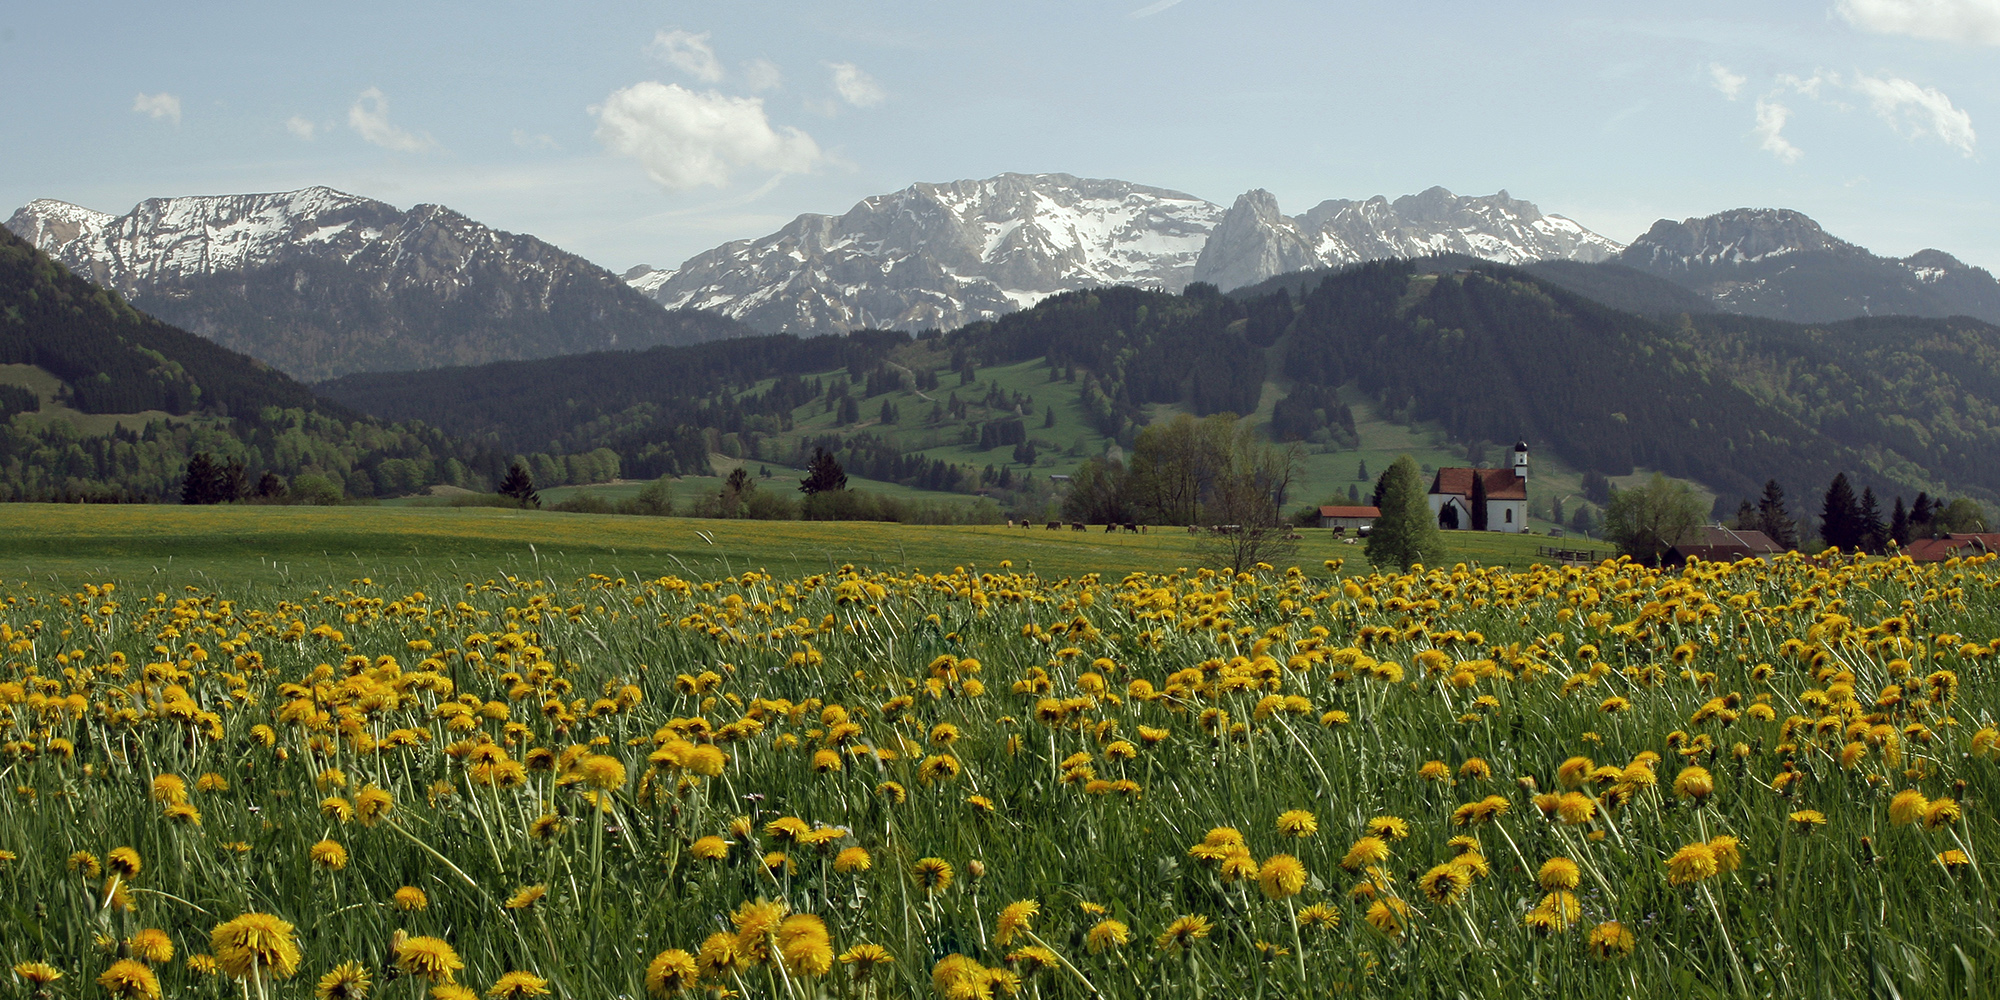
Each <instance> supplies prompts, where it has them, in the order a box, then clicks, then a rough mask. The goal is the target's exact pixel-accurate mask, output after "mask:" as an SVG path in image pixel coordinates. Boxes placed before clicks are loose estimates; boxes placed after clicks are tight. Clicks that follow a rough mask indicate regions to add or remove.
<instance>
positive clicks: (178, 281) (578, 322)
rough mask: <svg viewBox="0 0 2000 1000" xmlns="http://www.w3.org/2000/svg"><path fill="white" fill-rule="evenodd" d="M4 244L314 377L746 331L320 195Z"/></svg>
mask: <svg viewBox="0 0 2000 1000" xmlns="http://www.w3.org/2000/svg"><path fill="white" fill-rule="evenodd" d="M7 228H9V229H11V230H13V231H14V232H15V233H16V234H18V235H20V236H21V237H22V238H24V239H26V240H28V241H29V242H30V243H32V244H34V245H35V246H36V247H37V248H39V249H41V250H43V251H44V252H46V253H48V254H49V255H50V256H52V257H54V258H56V259H57V260H60V261H62V262H63V263H64V264H65V265H67V266H68V267H69V268H70V269H71V270H73V271H75V272H76V273H78V274H80V275H82V276H84V277H87V278H89V279H90V280H91V281H93V282H95V283H97V284H100V285H104V286H107V287H111V288H115V289H117V290H118V291H120V292H123V293H124V294H125V295H126V296H127V297H129V298H131V299H132V301H133V303H134V304H135V305H137V306H139V307H140V308H141V309H144V310H146V311H148V312H150V313H152V314H154V315H156V316H159V317H160V318H162V319H164V320H166V321H168V322H170V323H173V324H176V325H178V326H182V327H185V328H187V329H189V330H192V331H194V332H196V333H199V334H201V335H203V336H205V337H208V338H210V339H212V340H215V341H217V342H218V343H221V344H223V345H224V346H227V347H230V348H233V349H235V350H238V351H242V352H244V353H246V354H249V355H251V356H253V357H256V358H259V359H261V360H263V361H265V362H267V363H269V364H271V365H273V366H274V367H277V368H279V369H281V370H283V371H285V372H287V373H289V374H292V375H294V376H297V377H299V378H304V379H319V378H328V377H332V376H335V375H340V374H343V373H346V372H352V371H370V370H395V369H407V368H423V367H431V366H436V365H447V364H476V363H480V362H484V361H499V360H510V359H521V358H538V357H548V356H552V355H558V354H574V353H578V352H581V351H590V350H604V349H609V348H618V347H631V348H638V347H650V346H654V345H657V344H671V343H693V342H697V341H701V340H708V339H713V338H715V337H719V336H735V335H740V334H741V333H744V332H747V331H746V330H745V328H743V327H741V326H739V325H738V324H735V323H733V322H730V321H728V320H725V319H722V318H721V317H714V316H702V315H698V314H687V313H681V314H676V313H671V312H669V311H667V310H663V309H661V308H659V307H658V306H657V305H656V304H654V303H652V302H650V301H648V300H647V299H646V298H645V297H644V296H642V295H640V294H638V293H637V292H635V291H633V290H632V289H631V288H629V287H627V286H626V285H625V284H624V283H623V282H621V281H620V280H619V279H618V277H617V276H616V275H613V274H611V273H610V272H609V271H606V270H604V269H603V268H600V267H598V266H596V265H595V264H592V263H590V262H589V261H586V260H584V259H582V258H580V257H577V256H575V255H573V254H569V253H565V252H564V251H562V250H560V249H558V248H556V247H554V246H551V245H549V244H547V243H544V242H542V241H540V240H537V239H535V238H534V237H531V236H522V235H516V234H513V233H506V232H501V231H499V230H495V229H490V228H488V227H486V226H483V225H481V224H479V223H477V222H475V221H473V220H471V219H468V218H466V217H465V216H463V215H460V214H458V213H457V212H453V211H452V210H450V209H448V208H444V207H442V206H439V205H419V206H417V207H415V208H413V209H410V210H409V211H407V212H405V211H401V210H399V209H397V208H395V207H394V206H392V205H388V204H385V203H382V202H379V201H374V200H371V199H367V198H359V197H355V196H353V195H349V194H343V193H341V192H339V191H334V190H332V189H329V188H323V187H316V188H307V189H305V190H302V191H292V192H286V193H282V194H260V195H230V196H217V197H192V198H156V199H150V200H148V201H145V202H142V203H140V204H139V205H138V206H137V207H135V208H134V209H133V210H132V211H130V212H128V213H126V214H125V215H122V216H112V215H108V214H106V213H103V212H95V211H91V210H89V209H85V208H80V207H78V206H75V205H70V204H66V203H64V202H58V201H47V200H43V201H36V202H32V203H30V204H28V205H27V206H25V207H23V208H22V209H20V210H19V211H17V212H15V213H14V216H13V218H11V219H9V220H8V222H7Z"/></svg>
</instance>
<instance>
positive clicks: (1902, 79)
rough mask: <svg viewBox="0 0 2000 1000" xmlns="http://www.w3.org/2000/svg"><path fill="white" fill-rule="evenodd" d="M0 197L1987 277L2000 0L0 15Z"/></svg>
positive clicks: (29, 10)
mask: <svg viewBox="0 0 2000 1000" xmlns="http://www.w3.org/2000/svg"><path fill="white" fill-rule="evenodd" d="M0 65H5V66H7V67H8V68H9V70H10V72H9V74H8V76H9V80H10V84H11V85H10V87H9V88H8V91H7V93H6V95H5V96H4V97H0V136H5V137H6V143H5V144H4V149H5V153H4V155H0V213H5V212H10V211H11V210H12V208H13V207H15V206H19V205H22V204H25V203H27V202H28V201H30V200H32V199H35V198H55V199H59V200H63V201H69V202H74V203H76V204H80V205H84V206H87V207H90V208H94V209H98V210H101V211H106V212H112V213H123V212H125V211H127V210H129V209H130V208H131V207H132V206H133V205H134V204H136V203H137V202H139V201H140V200H142V199H144V198H149V197H162V196H171V195H190V194H232V193H247V192H257V191H283V190H291V189H295V188H300V187H305V186H309V185H315V184H323V185H327V186H330V187H334V188H338V189H340V190H343V191H348V192H351V193H354V194H358V195H365V196H368V197H373V198H377V199H380V200H383V201H386V202H389V203H391V204H394V205H397V206H398V207H402V208H408V207H410V206H412V205H415V204H420V203H439V204H443V205H447V206H449V207H451V208H453V209H456V210H458V211H460V212H463V213H465V214H466V215H468V216H470V217H472V218H474V219H477V220H479V221H481V222H484V223H486V224H488V225H491V226H494V227H497V228H500V229H505V230H510V231H514V232H525V233H532V234H534V235H536V236H538V237H540V238H542V239H545V240H548V241H550V242H552V243H555V244H556V245H558V246H561V247H563V248H564V249H567V250H570V251H572V252H574V253H578V254H581V255H582V256H584V257H586V258H589V259H591V260H593V261H596V262H597V263H599V264H602V265H604V266H606V267H609V268H612V269H613V270H617V271H623V270H624V269H626V268H628V267H630V266H632V265H635V264H640V263H646V264H651V265H654V266H656V267H671V266H674V265H677V264H678V263H679V262H681V261H682V260H684V259H686V258H688V257H690V256H692V255H694V254H696V253H698V252H700V251H702V250H706V249H708V248H710V247H713V246H715V245H718V244H720V243H723V242H726V241H729V240H734V239H748V238H754V237H758V236H762V235H764V234H766V233H769V232H771V231H773V230H775V229H777V228H779V227H780V226H782V225H783V224H784V223H786V222H788V221H790V220H791V219H792V218H793V217H794V216H796V215H798V214H800V213H805V212H819V213H827V214H839V213H842V212H845V211H846V210H847V209H849V208H850V207H852V206H853V205H854V204H855V203H856V202H857V201H859V200H860V199H862V198H865V197H867V196H869V195H874V194H881V193H886V192H890V191H895V190H898V189H900V188H903V187H906V186H908V185H909V184H911V183H914V182H918V181H940V182H941V181H951V180H957V179H963V178H978V177H988V176H992V175H994V174H998V173H1002V172H1007V171H1019V172H1065V173H1071V174H1076V175H1078V176H1085V177H1104V178H1117V179H1120V180H1126V181H1131V182H1135V183H1141V184H1150V185H1154V186H1157V187H1163V188H1168V189H1172V190H1177V191H1183V192H1186V193H1189V194H1193V195H1197V196H1199V197H1202V198H1206V199H1208V200H1210V201H1214V202H1217V203H1219V204H1223V205H1227V204H1229V203H1230V202H1231V201H1232V200H1233V199H1234V198H1235V197H1236V196H1237V195H1239V194H1241V193H1242V192H1244V191H1247V190H1249V189H1252V188H1264V189H1267V190H1269V191H1271V192H1272V193H1273V194H1275V195H1276V196H1277V198H1278V201H1279V204H1280V205H1281V206H1282V207H1283V209H1284V210H1285V211H1286V212H1288V213H1293V214H1297V213H1302V212H1304V211H1305V210H1306V209H1307V208H1309V207H1311V206H1312V205H1314V204H1317V203H1318V202H1320V201H1322V200H1325V199H1328V198H1365V197H1369V196H1372V195H1376V194H1382V195H1387V196H1389V197H1391V198H1394V197H1396V196H1398V195H1402V194H1408V193H1413V192H1416V191H1421V190H1423V189H1425V188H1428V187H1431V186H1433V185H1443V186H1444V187H1446V188H1449V189H1450V190H1452V191H1454V192H1456V193H1458V194H1490V193H1492V192H1494V191H1496V190H1500V189H1505V190H1507V191H1508V192H1509V193H1510V194H1512V195H1514V196H1515V197H1517V198H1524V199H1527V200H1529V201H1532V202H1535V203H1536V204H1537V205H1539V206H1540V207H1541V209H1542V211H1544V212H1547V213H1552V214H1561V215H1565V216H1568V217H1570V218H1572V219H1575V220H1576V221H1578V222H1580V223H1582V224H1583V225H1585V226H1587V227H1589V228H1591V229H1593V230H1596V231H1597V232H1600V233H1602V234H1604V235H1606V236H1609V237H1611V238H1613V239H1616V240H1618V241H1620V242H1629V241H1631V240H1632V239H1634V238H1635V237H1637V236H1638V235H1639V234H1641V233H1643V232H1644V231H1645V230H1646V229H1647V228H1648V227H1649V226H1650V225H1651V224H1652V223H1653V222H1654V221H1655V220H1657V219H1661V218H1671V219H1676V220H1678V219H1683V218H1688V217H1696V216H1703V215H1708V214H1711V213H1714V212H1718V211H1723V210H1726V209H1731V208H1739V207H1780V208H1792V209H1797V210H1799V211H1802V212H1805V213H1806V214H1808V215H1810V216H1812V217H1813V218H1814V219H1816V220H1818V221H1819V222H1820V223H1821V224H1822V225H1823V226H1825V227H1826V228H1827V230H1828V231H1829V232H1831V233H1833V234H1834V235H1836V236H1838V237H1841V238H1844V239H1847V240H1849V241H1852V242H1855V243H1859V244H1861V245H1863V246H1866V247H1868V248H1870V249H1872V250H1874V251H1875V252H1877V253H1882V254H1886V255H1893V256H1904V255H1907V254H1910V253H1913V252H1915V251H1917V250H1919V249H1922V248H1925V247H1936V248H1939V249H1943V250H1946V251H1948V252H1951V253H1953V254H1955V255H1957V256H1958V257H1959V258H1960V259H1962V260H1965V261H1966V262H1968V263H1971V264H1976V265H1979V266H1983V267H1986V268H1988V269H1989V270H1995V271H2000V185H1996V184H1995V180H1996V177H1995V173H1994V171H1993V168H1992V167H1991V165H1990V160H1991V156H1992V153H1993V151H1992V150H1989V148H1988V147H1989V146H1994V147H1995V148H1996V149H2000V0H1798V2H1764V0H1735V2H1730V3H1710V2H1705V0H1696V2H1675V3H1621V4H1607V3H1603V2H1602V0H1595V2H1576V3H1571V2H1561V0H1552V2H1537V3H1530V4H1494V3H1489V2H1470V0H1466V2H1459V0H1400V2H1388V3H1363V2H1342V0H1298V2H1292V0H1227V2H1224V0H1060V2H1040V0H1012V2H1008V3H975V2H961V3H953V4H939V3H936V2H934V0H930V2H904V0H872V2H867V3H857V2H848V0H815V2H811V3H771V2H757V0H734V2H728V3H721V2H703V3H695V2H653V3H635V2H631V0H625V2H620V3H615V4H605V3H592V2H583V0H575V2H569V3H562V4H550V3H546V2H529V3H512V2H505V0H486V2H482V3H479V4H476V5H475V4H457V3H409V2H396V3H378V2H345V3H342V4H339V5H332V4H319V5H291V4H269V3H261V2H260V3H241V4H238V3H224V2H204V3H199V4H157V3H146V4H138V3H101V2H90V0H73V2H68V3H63V4H25V3H17V4H6V5H0Z"/></svg>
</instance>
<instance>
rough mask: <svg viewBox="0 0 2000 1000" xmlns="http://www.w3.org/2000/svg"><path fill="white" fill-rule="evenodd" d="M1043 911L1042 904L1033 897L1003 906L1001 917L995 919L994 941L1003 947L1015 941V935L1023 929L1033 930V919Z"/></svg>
mask: <svg viewBox="0 0 2000 1000" xmlns="http://www.w3.org/2000/svg"><path fill="white" fill-rule="evenodd" d="M1041 912H1042V904H1040V903H1037V902H1035V901H1034V900H1032V899H1022V900H1017V901H1015V902H1012V903H1008V904H1007V905H1006V906H1004V907H1001V909H1000V917H999V919H998V920H997V921H995V928H994V931H993V942H994V943H995V944H997V945H999V946H1000V947H1002V948H1005V947H1007V946H1008V945H1010V944H1013V943H1014V936H1015V935H1017V934H1020V933H1021V932H1023V931H1033V930H1034V927H1033V925H1032V921H1033V920H1034V919H1035V915H1036V914H1039V913H1041Z"/></svg>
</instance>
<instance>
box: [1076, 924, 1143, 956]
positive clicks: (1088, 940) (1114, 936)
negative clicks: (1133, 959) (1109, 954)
mask: <svg viewBox="0 0 2000 1000" xmlns="http://www.w3.org/2000/svg"><path fill="white" fill-rule="evenodd" d="M1083 937H1084V944H1085V945H1086V946H1088V947H1089V948H1090V953H1091V954H1093V955H1096V954H1099V953H1102V952H1104V951H1108V950H1110V949H1112V948H1122V947H1124V946H1125V944H1126V942H1128V941H1131V940H1132V928H1130V927H1127V926H1125V924H1124V922H1123V921H1119V920H1113V919H1111V918H1109V917H1106V918H1105V919H1103V920H1099V921H1098V922H1097V923H1096V924H1095V925H1093V926H1092V927H1091V928H1090V930H1089V931H1087V932H1085V933H1084V936H1083Z"/></svg>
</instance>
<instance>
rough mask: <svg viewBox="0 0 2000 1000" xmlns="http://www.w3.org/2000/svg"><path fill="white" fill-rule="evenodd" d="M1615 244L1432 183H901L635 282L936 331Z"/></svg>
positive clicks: (725, 305)
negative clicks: (1231, 191)
mask: <svg viewBox="0 0 2000 1000" xmlns="http://www.w3.org/2000/svg"><path fill="white" fill-rule="evenodd" d="M1621 249H1622V247H1621V246H1620V244H1618V243H1616V242H1614V241H1612V240H1609V239H1606V238H1605V237H1603V236H1600V235H1598V234H1596V233H1593V232H1591V231H1589V230H1588V229H1585V228H1583V227H1582V226H1580V225H1578V224H1576V223H1575V222H1572V221H1570V220H1568V219H1565V218H1563V217H1561V216H1555V215H1549V216H1545V215H1543V214H1542V213H1541V211H1540V210H1539V209H1537V208H1536V207H1535V206H1534V205H1533V204H1531V203H1529V202H1525V201H1519V200H1516V199H1514V198H1511V197H1509V196H1508V194H1507V192H1505V191H1502V192H1500V193H1499V194H1496V195H1492V196H1489V197H1483V198H1470V197H1467V198H1462V197H1459V196H1457V195H1454V194H1452V193H1451V192H1450V191H1447V190H1445V189H1443V188H1440V187H1434V188H1431V189H1429V190H1427V191H1425V192H1423V193H1421V194H1416V195H1410V196H1407V197H1403V198H1398V199H1396V200H1395V201H1393V202H1392V201H1389V200H1388V199H1386V198H1382V197H1375V198H1371V199H1368V200H1367V201H1326V202H1322V203H1320V204H1319V205H1317V206H1315V207H1314V208H1312V209H1311V210H1310V211H1308V212H1307V213H1306V214H1304V215H1302V216H1299V217H1298V218H1290V217H1287V216H1285V215H1283V214H1282V213H1280V212H1279V210H1278V203H1277V200H1276V198H1274V197H1273V196H1272V195H1271V194H1270V192H1268V191H1263V190H1256V191H1250V192H1248V193H1245V194H1244V195H1242V196H1240V197H1238V198H1237V199H1236V202H1235V204H1234V205H1232V206H1231V207H1230V208H1229V209H1227V210H1226V211H1225V210H1224V209H1223V208H1222V207H1221V206H1219V205H1215V204H1212V203H1210V202H1207V201H1203V200H1201V199H1199V198H1196V197H1194V196H1192V195H1187V194H1182V193H1180V192H1178V191H1168V190H1165V189H1162V188H1153V187H1145V186H1142V185H1137V184H1131V183H1127V182H1125V181H1118V180H1097V179H1090V178H1078V177H1073V176H1071V175H1069V174H1001V175H999V176H997V177H989V178H987V179H985V180H977V181H957V182H954V183H950V184H913V185H911V186H909V187H907V188H905V189H903V190H901V191H898V192H895V193H893V194H886V195H879V196H876V197H872V198H867V199H864V200H862V201H861V202H860V203H859V204H857V205H855V206H854V207H853V208H852V209H850V210H849V211H848V212H847V213H846V214H845V215H839V216H829V215H801V216H799V217H798V218H797V219H794V220H793V221H792V222H791V224H790V225H787V226H786V227H785V228H783V229H781V230H779V231H778V232H776V233H773V234H771V235H769V236H766V237H763V238H761V239H754V240H738V241H735V242H731V243H726V244H723V245H722V246H719V247H716V248H715V249H713V250H709V251H706V252H704V253H701V254H698V255H696V256H695V257H694V258H692V259H690V260H689V261H688V262H687V263H685V264H683V265H681V266H680V267H678V268H675V269H673V270H665V271H663V270H654V269H652V268H650V267H644V266H641V267H637V268H634V269H632V270H631V271H629V272H627V273H626V275H625V278H626V280H627V281H628V282H630V283H631V284H632V286H633V287H635V288H638V289H639V290H641V291H643V292H645V293H647V294H649V295H651V296H653V298H654V299H656V300H657V301H659V302H661V303H662V304H664V305H667V306H669V307H674V308H694V309H706V310H713V311H716V312H720V313H722V314H723V315H726V316H729V317H731V318H734V319H738V320H741V321H743V322H744V323H747V324H749V325H750V326H752V327H755V328H756V329H759V330H763V331H766V332H773V333H776V332H785V333H797V334H800V335H802V336H810V335H813V334H821V333H840V332H846V331H849V330H856V329H863V328H868V327H877V328H892V329H908V330H914V329H923V328H927V327H934V328H939V329H950V328H952V327H956V326H960V325H963V324H965V323H969V322H974V321H977V320H986V319H994V318H996V317H998V316H1001V315H1004V314H1006V313H1009V312H1012V311H1014V310H1016V309H1020V308H1023V307H1026V306H1029V305H1033V304H1034V303H1035V302H1038V301H1040V300H1041V299H1044V298H1047V297H1048V296H1050V295H1054V294H1057V293H1060V292H1066V291H1074V290H1077V289H1081V288H1097V287H1103V286H1107V285H1131V286H1134V287H1138V288H1149V289H1159V290H1164V291H1170V292H1172V291H1179V290H1180V289H1182V288H1184V287H1186V286H1187V285H1188V284H1189V283H1191V282H1196V281H1203V282H1208V283H1210V284H1214V285H1217V286H1219V287H1221V288H1223V289H1225V290H1226V289H1230V288H1235V287H1238V286H1241V285H1248V284H1252V283H1255V282H1257V281H1261V280H1263V279H1266V278H1270V277H1272V276H1275V275H1279V274H1284V273H1287V272H1290V271H1298V270H1301V269H1306V268H1315V267H1329V266H1345V265H1350V264H1355V263H1359V262H1361V261H1366V260H1380V259H1383V258H1386V257H1419V256H1426V255H1429V254H1436V253H1447V252H1458V253H1465V254H1469V255H1471V256H1474V257H1478V258H1481V259H1484V260H1490V261H1494V262H1497V263H1505V264H1520V263H1526V262H1529V261H1539V260H1550V259H1562V260H1581V261H1598V260H1603V259H1606V258H1608V257H1610V256H1612V255H1614V254H1616V253H1617V252H1618V251H1619V250H1621Z"/></svg>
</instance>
